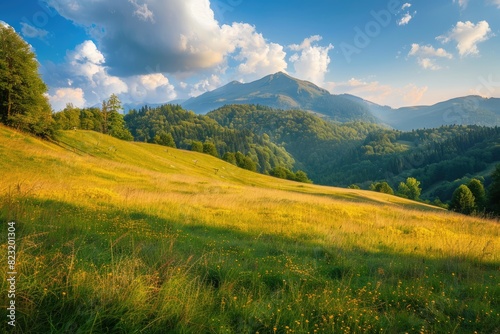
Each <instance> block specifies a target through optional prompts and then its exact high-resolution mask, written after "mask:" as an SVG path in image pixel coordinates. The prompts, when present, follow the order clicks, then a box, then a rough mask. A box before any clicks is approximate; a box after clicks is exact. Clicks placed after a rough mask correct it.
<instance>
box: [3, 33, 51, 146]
mask: <svg viewBox="0 0 500 334" xmlns="http://www.w3.org/2000/svg"><path fill="white" fill-rule="evenodd" d="M46 92H47V86H46V85H45V83H44V82H43V81H42V79H41V78H40V75H39V73H38V62H37V60H36V57H35V54H34V53H33V52H32V51H31V47H30V45H29V44H28V43H26V42H25V41H24V40H23V39H22V38H21V37H20V36H19V35H18V34H16V32H15V31H14V29H12V28H11V27H6V26H4V25H2V24H0V122H1V123H3V124H5V125H8V126H12V127H15V128H17V129H19V130H23V131H28V132H31V133H33V134H35V135H37V136H41V137H51V136H53V135H54V120H53V119H52V109H51V107H50V104H49V101H48V100H47V98H46V97H45V95H44V94H45V93H46Z"/></svg>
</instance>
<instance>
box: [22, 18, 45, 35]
mask: <svg viewBox="0 0 500 334" xmlns="http://www.w3.org/2000/svg"><path fill="white" fill-rule="evenodd" d="M21 26H22V27H21V33H22V34H23V36H24V37H28V38H39V39H44V38H45V37H47V35H48V34H49V32H48V31H47V30H44V29H39V28H35V27H33V26H31V25H29V24H28V23H24V22H21Z"/></svg>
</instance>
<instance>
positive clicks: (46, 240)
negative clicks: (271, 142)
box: [0, 127, 500, 333]
mask: <svg viewBox="0 0 500 334" xmlns="http://www.w3.org/2000/svg"><path fill="white" fill-rule="evenodd" d="M0 155H1V157H2V158H1V159H0V170H1V172H0V173H1V174H0V176H1V177H0V222H1V226H2V231H3V232H2V234H3V235H4V237H3V238H4V239H3V240H4V242H2V247H3V249H4V251H2V252H1V256H0V261H2V263H4V264H5V263H7V258H6V253H7V252H6V249H7V247H6V244H5V240H6V239H7V222H8V221H16V246H17V267H16V270H17V272H18V274H17V286H16V298H15V300H16V311H17V313H16V317H17V326H16V328H15V331H17V332H19V333H45V332H54V333H89V332H94V333H105V332H113V333H168V332H173V333H256V332H259V333H308V332H309V333H313V332H325V333H404V332H408V333H473V332H474V331H476V332H478V333H493V332H495V331H496V330H499V329H500V328H499V325H498V317H499V315H500V304H499V300H500V285H499V280H498V278H499V266H500V255H499V254H500V252H499V246H500V241H499V240H500V238H499V234H500V228H499V225H498V223H496V222H492V221H486V220H480V219H475V218H470V217H465V216H461V215H455V214H450V213H448V212H444V211H442V210H439V209H436V208H434V207H431V206H426V205H423V204H420V203H414V202H411V201H407V200H404V199H401V198H398V197H393V196H389V195H385V194H379V193H373V192H364V191H356V190H347V189H338V188H330V187H321V186H315V185H309V184H299V183H293V182H289V181H285V180H280V179H275V178H271V177H267V176H263V175H259V174H256V173H252V172H249V171H245V170H242V169H239V168H237V167H235V166H233V165H230V164H226V163H224V162H223V161H221V160H218V159H215V158H213V157H211V156H208V155H204V154H199V153H195V152H188V151H181V150H176V149H171V148H168V149H167V148H166V147H164V146H157V145H151V144H141V143H130V142H122V141H119V140H116V139H114V138H111V137H108V136H104V135H101V134H98V133H95V132H89V131H67V132H64V133H62V135H61V137H60V141H59V143H58V144H55V143H49V142H43V141H40V140H38V139H35V138H32V137H27V136H25V135H22V134H20V133H17V132H14V131H12V130H10V129H7V128H5V127H0ZM2 268H5V266H2ZM6 276H7V272H6V270H2V276H1V278H2V286H1V288H2V291H6V290H8V287H7V281H6ZM8 303H9V299H7V296H6V294H5V293H3V294H1V304H2V307H3V308H6V306H7V304H8ZM4 321H5V319H4ZM3 325H5V323H4V324H3ZM5 326H7V325H5Z"/></svg>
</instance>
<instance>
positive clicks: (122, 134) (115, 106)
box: [102, 94, 134, 140]
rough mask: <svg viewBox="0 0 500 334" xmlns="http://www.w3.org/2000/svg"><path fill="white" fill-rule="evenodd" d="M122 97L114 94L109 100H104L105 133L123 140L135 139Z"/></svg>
mask: <svg viewBox="0 0 500 334" xmlns="http://www.w3.org/2000/svg"><path fill="white" fill-rule="evenodd" d="M122 110H123V108H122V104H121V102H120V99H119V98H118V96H116V95H115V94H112V95H111V96H110V98H109V100H108V101H103V102H102V115H103V120H104V126H103V133H106V134H109V135H110V136H113V137H115V138H118V139H122V140H133V139H134V137H133V136H132V134H131V133H130V131H129V130H128V129H127V125H126V123H125V120H124V119H123V115H122V114H121V113H120V112H121V111H122Z"/></svg>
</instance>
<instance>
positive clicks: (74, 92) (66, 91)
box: [48, 88, 86, 111]
mask: <svg viewBox="0 0 500 334" xmlns="http://www.w3.org/2000/svg"><path fill="white" fill-rule="evenodd" d="M48 98H49V101H50V104H51V105H52V109H54V110H55V111H60V110H63V109H64V108H65V107H66V105H67V104H68V103H71V104H73V106H75V107H77V108H82V107H84V106H85V102H86V101H85V97H84V92H83V89H81V88H58V89H55V91H54V93H53V95H51V94H50V93H49V95H48Z"/></svg>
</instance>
